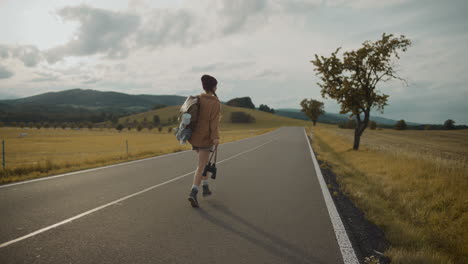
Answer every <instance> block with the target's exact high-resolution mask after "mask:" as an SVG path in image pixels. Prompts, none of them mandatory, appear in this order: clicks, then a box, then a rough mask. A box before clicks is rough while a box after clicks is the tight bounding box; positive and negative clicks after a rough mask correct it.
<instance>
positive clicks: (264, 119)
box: [119, 104, 311, 129]
mask: <svg viewBox="0 0 468 264" xmlns="http://www.w3.org/2000/svg"><path fill="white" fill-rule="evenodd" d="M179 108H180V106H169V107H165V108H162V109H158V110H152V111H148V112H144V113H138V114H134V115H130V116H126V117H122V118H120V119H119V122H120V123H126V122H127V121H128V122H130V123H131V122H134V121H137V122H143V120H144V119H145V118H146V120H148V121H152V120H153V116H154V115H158V116H159V118H160V120H161V122H162V124H163V125H168V124H167V120H168V119H169V118H172V117H174V116H178V113H179ZM232 112H245V113H247V114H250V115H252V116H253V117H254V118H255V120H256V122H255V123H248V124H238V123H236V124H233V123H231V122H230V116H231V113H232ZM170 125H171V126H176V125H177V124H175V123H172V124H170ZM310 125H311V122H310V121H305V120H299V119H293V118H288V117H283V116H278V115H275V114H271V113H266V112H263V111H259V110H255V109H248V108H241V107H234V106H228V105H224V104H222V105H221V129H232V128H236V129H237V128H255V129H257V128H270V127H281V126H310Z"/></svg>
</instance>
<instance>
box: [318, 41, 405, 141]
mask: <svg viewBox="0 0 468 264" xmlns="http://www.w3.org/2000/svg"><path fill="white" fill-rule="evenodd" d="M410 45H411V41H410V40H409V39H408V38H406V37H405V36H403V35H401V36H399V37H395V36H393V35H392V34H385V33H384V34H383V35H382V38H381V39H380V40H377V41H375V42H372V41H365V42H364V43H363V44H362V47H361V48H359V49H357V50H351V51H346V52H344V53H343V57H342V58H339V57H338V56H337V55H338V53H339V51H340V49H341V48H338V49H336V51H335V52H333V53H332V54H331V56H330V57H324V56H318V55H315V60H312V61H311V62H312V63H313V64H314V65H315V71H316V74H317V75H318V76H319V77H320V82H318V83H317V84H318V85H319V87H320V88H321V94H322V96H323V97H324V98H327V97H329V98H332V99H335V100H336V101H337V102H338V103H339V104H340V107H341V109H340V113H341V114H346V113H350V116H351V117H355V119H356V121H357V126H356V129H355V137H354V146H353V149H355V150H357V149H359V141H360V137H361V135H362V133H363V132H364V130H365V129H366V127H367V125H368V123H369V117H370V111H371V109H375V110H378V111H380V112H383V109H384V107H385V106H386V105H387V100H388V97H389V95H387V94H383V93H381V92H380V91H378V90H377V85H378V84H379V83H380V82H387V81H389V80H392V79H398V80H402V81H404V79H403V78H401V77H399V76H398V75H397V73H396V67H395V64H394V60H395V59H399V58H400V52H405V51H406V50H407V48H408V47H409V46H410Z"/></svg>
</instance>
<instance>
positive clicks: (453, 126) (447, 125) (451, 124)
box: [444, 119, 455, 129]
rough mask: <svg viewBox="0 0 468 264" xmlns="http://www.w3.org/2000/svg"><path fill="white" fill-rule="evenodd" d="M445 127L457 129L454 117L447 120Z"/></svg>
mask: <svg viewBox="0 0 468 264" xmlns="http://www.w3.org/2000/svg"><path fill="white" fill-rule="evenodd" d="M444 128H445V129H455V121H453V120H452V119H447V120H445V122H444Z"/></svg>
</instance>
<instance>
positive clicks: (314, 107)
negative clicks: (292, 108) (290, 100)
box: [301, 99, 325, 126]
mask: <svg viewBox="0 0 468 264" xmlns="http://www.w3.org/2000/svg"><path fill="white" fill-rule="evenodd" d="M301 106H302V110H301V111H302V112H304V114H306V116H308V117H309V118H310V120H312V122H313V123H314V126H315V123H317V120H318V118H319V116H320V115H323V114H324V113H325V110H323V102H320V101H317V100H314V99H310V100H307V99H304V100H302V101H301Z"/></svg>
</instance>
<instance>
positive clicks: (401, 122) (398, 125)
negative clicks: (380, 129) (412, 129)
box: [395, 119, 408, 130]
mask: <svg viewBox="0 0 468 264" xmlns="http://www.w3.org/2000/svg"><path fill="white" fill-rule="evenodd" d="M407 128H408V125H406V122H405V120H403V119H402V120H399V121H398V122H396V124H395V129H396V130H405V129H407Z"/></svg>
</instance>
